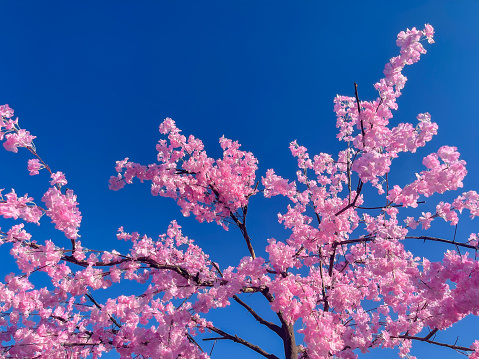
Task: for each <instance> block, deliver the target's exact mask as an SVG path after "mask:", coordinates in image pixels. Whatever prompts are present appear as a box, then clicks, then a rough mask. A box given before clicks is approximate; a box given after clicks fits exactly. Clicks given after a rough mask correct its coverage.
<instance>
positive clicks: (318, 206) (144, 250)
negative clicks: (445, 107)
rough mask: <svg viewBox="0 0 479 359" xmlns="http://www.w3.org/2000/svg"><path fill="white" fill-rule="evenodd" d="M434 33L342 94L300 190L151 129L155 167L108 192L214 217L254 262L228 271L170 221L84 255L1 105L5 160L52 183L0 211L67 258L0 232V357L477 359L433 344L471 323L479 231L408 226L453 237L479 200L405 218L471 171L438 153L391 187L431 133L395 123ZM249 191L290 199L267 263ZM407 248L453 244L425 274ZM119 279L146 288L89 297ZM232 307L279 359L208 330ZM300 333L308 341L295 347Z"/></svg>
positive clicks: (471, 197) (240, 155)
mask: <svg viewBox="0 0 479 359" xmlns="http://www.w3.org/2000/svg"><path fill="white" fill-rule="evenodd" d="M433 33H434V30H433V28H432V27H431V26H430V25H426V26H425V28H424V30H422V31H420V30H417V29H415V28H413V29H412V30H407V31H406V32H401V33H400V34H399V35H398V39H397V45H398V46H399V47H400V48H401V51H400V55H399V56H397V57H394V58H392V59H391V60H390V61H389V63H388V64H386V66H385V69H384V75H385V77H384V78H383V79H381V80H380V81H379V82H378V83H376V84H375V88H376V89H377V91H378V92H379V97H378V98H377V99H376V100H374V101H370V102H367V101H360V99H359V94H358V89H357V86H355V96H354V97H347V96H337V97H336V98H335V100H334V103H335V105H334V110H335V112H336V115H337V127H338V129H339V133H338V139H339V140H340V141H344V142H345V149H344V150H343V151H341V152H339V154H338V155H336V156H332V155H330V154H326V153H320V154H319V155H315V156H313V157H311V156H310V155H309V154H308V152H307V150H306V148H305V147H303V146H300V145H299V144H297V143H296V141H294V142H292V143H291V145H290V150H291V152H292V154H293V156H294V157H296V158H297V161H298V168H299V169H298V171H297V173H296V174H297V179H296V180H295V181H290V180H287V179H284V178H282V177H280V176H278V175H277V174H275V172H274V170H272V169H270V170H268V171H267V172H266V174H265V176H264V177H261V179H260V180H258V179H257V177H256V173H255V172H256V170H257V163H258V161H257V159H256V158H255V157H254V156H253V154H252V153H250V152H246V151H242V150H240V145H239V144H238V142H234V141H232V140H229V139H227V138H224V137H222V138H221V139H220V145H221V148H222V149H223V158H221V159H216V160H215V159H213V158H210V157H208V155H207V154H206V152H205V150H204V147H203V143H202V142H201V141H200V140H199V139H197V138H195V137H193V136H189V137H188V138H187V137H185V136H183V135H182V134H181V131H180V130H179V129H178V128H177V127H176V124H175V122H174V121H173V120H171V119H169V118H167V119H166V120H165V121H164V122H163V123H162V124H161V125H160V132H161V134H163V135H164V136H166V137H167V139H161V140H160V141H159V142H158V144H157V146H156V150H157V151H158V162H157V163H154V164H151V165H148V166H143V165H140V164H137V163H133V162H130V161H129V159H128V158H126V159H124V160H122V161H118V162H117V165H116V171H117V175H116V176H113V177H112V178H111V179H110V188H111V189H113V190H119V189H121V188H122V187H124V186H125V185H126V184H130V183H132V182H133V180H134V178H137V179H139V180H140V181H142V182H143V181H151V193H152V194H153V195H154V196H163V197H171V198H173V199H174V200H175V201H176V202H177V203H178V205H179V206H180V207H181V211H182V213H183V215H184V216H189V215H190V214H193V215H194V216H195V217H196V219H197V220H198V221H200V222H203V221H206V222H212V221H215V222H216V223H218V224H219V225H220V226H222V227H223V228H224V229H225V230H227V229H228V228H231V227H235V228H238V229H239V230H240V232H241V234H242V236H243V238H244V241H245V244H246V248H245V253H247V254H248V255H247V256H245V257H244V258H243V259H242V260H241V261H240V263H239V264H238V265H237V266H236V267H233V266H231V267H228V268H225V269H221V268H219V265H218V264H217V263H215V262H214V261H212V260H211V259H209V257H208V255H207V254H205V253H204V252H203V251H202V250H201V249H200V248H199V247H198V246H196V245H195V244H194V242H193V241H192V240H190V239H188V238H187V237H186V236H185V235H183V234H182V232H181V227H180V226H179V225H178V224H177V222H175V221H173V222H172V223H171V224H170V226H169V227H168V230H167V232H166V234H164V235H162V236H160V238H159V239H156V240H154V239H152V238H150V237H148V236H146V235H143V236H142V235H140V234H138V233H136V232H134V233H127V232H126V231H125V230H124V229H123V228H120V229H119V231H118V234H117V237H118V238H119V239H124V240H127V241H131V243H132V248H131V250H130V252H129V253H123V254H122V253H119V252H117V251H115V250H112V251H109V252H108V251H106V252H99V251H95V250H93V249H89V248H86V247H83V245H82V243H81V241H80V240H79V234H78V233H79V228H80V222H81V213H80V211H79V208H78V203H77V198H76V196H75V194H74V192H73V190H71V189H67V188H66V187H65V185H66V184H67V180H66V179H65V175H64V174H63V173H62V172H54V171H53V170H52V169H51V168H50V167H49V165H47V163H46V162H45V160H44V159H42V158H41V157H40V155H39V154H38V152H37V150H36V148H35V146H34V144H33V142H32V141H33V139H34V138H35V136H32V135H31V134H30V133H29V132H28V131H26V130H24V129H21V128H20V127H19V125H18V119H13V110H12V109H11V108H10V107H9V106H8V105H4V106H1V107H0V114H1V116H2V120H1V122H0V124H1V127H0V130H1V132H0V140H3V141H4V142H3V145H4V147H5V149H6V150H8V151H12V152H17V151H18V148H19V147H23V148H26V149H27V150H28V151H30V153H31V154H32V159H30V160H29V161H28V170H29V171H30V175H36V174H38V173H39V171H40V170H45V171H48V172H49V174H50V176H51V182H50V188H49V189H48V190H47V191H46V192H45V194H44V195H43V198H42V202H43V204H42V205H38V204H35V203H34V202H33V198H31V197H29V196H28V195H23V196H19V195H17V194H16V192H15V191H14V190H11V191H10V192H9V193H3V194H2V192H1V191H0V215H1V216H3V217H4V218H6V219H8V218H13V219H17V220H18V219H20V220H21V221H23V222H31V223H37V224H40V220H41V219H42V217H44V216H47V217H50V219H51V221H52V222H53V223H54V224H55V226H56V229H58V230H60V231H62V232H63V233H64V235H65V236H66V237H67V238H68V239H70V241H71V246H69V247H68V248H65V247H61V246H59V244H57V243H53V242H52V241H51V240H47V241H45V242H44V243H38V242H37V241H35V240H34V239H32V236H31V235H30V234H29V233H27V231H26V230H25V227H24V224H23V223H18V221H17V222H16V223H17V224H14V225H12V226H11V227H9V228H8V229H4V230H3V231H0V243H1V244H7V243H9V244H10V247H11V254H12V255H13V257H14V258H15V260H16V262H17V264H18V268H19V271H21V273H19V274H13V273H12V274H9V275H7V276H6V278H5V280H4V282H3V283H0V311H1V313H2V315H1V317H0V328H1V332H0V338H1V340H2V344H1V351H0V357H1V358H86V357H88V356H92V357H93V358H96V357H99V356H101V355H102V353H105V352H109V351H112V350H113V351H116V352H118V353H119V354H120V355H121V357H122V358H129V357H142V358H203V359H205V358H209V357H210V355H209V354H208V353H207V352H205V351H204V350H203V349H202V346H201V344H200V343H201V342H202V341H200V340H198V339H199V338H201V339H202V340H223V341H224V340H229V341H232V342H234V343H236V344H237V345H243V346H245V347H247V348H249V349H251V350H253V351H255V352H256V353H258V354H260V355H262V356H264V357H266V358H269V359H274V358H279V357H284V358H287V359H292V358H310V359H316V358H331V357H336V358H356V357H357V355H358V353H359V352H362V353H366V352H368V350H369V349H371V348H376V347H382V348H393V347H398V348H399V349H400V356H401V357H405V356H409V354H408V353H409V350H410V348H411V345H412V343H413V342H414V341H422V342H427V343H430V344H433V345H439V346H444V347H448V348H452V349H455V350H456V351H459V352H462V353H464V354H467V355H469V357H470V358H479V341H475V342H474V343H473V344H472V345H471V346H470V347H463V346H459V345H457V344H455V343H447V342H439V341H437V340H436V339H435V334H436V333H437V332H439V331H441V330H444V329H446V328H448V327H450V326H451V325H453V324H454V323H456V322H458V321H459V320H461V319H462V318H464V317H465V316H466V315H468V314H474V315H478V313H479V264H478V262H477V261H476V260H474V259H473V258H469V257H468V253H467V251H468V250H476V249H477V246H478V239H477V236H476V234H471V235H470V237H469V238H468V239H467V240H463V241H462V242H456V241H453V240H450V239H445V238H436V237H432V236H428V235H427V234H421V235H417V233H416V232H414V233H413V231H414V230H416V228H417V227H420V228H422V229H423V230H427V229H429V228H430V226H431V222H432V221H434V220H436V219H438V218H442V219H444V220H445V221H446V222H450V224H452V225H456V224H457V223H458V221H459V215H458V214H459V213H461V212H462V211H463V210H464V209H467V210H469V212H470V214H471V217H474V216H476V215H477V214H478V213H479V195H478V194H477V193H476V192H474V191H470V192H466V193H462V194H461V195H459V196H457V198H456V199H454V200H453V201H452V202H450V203H448V202H439V203H438V204H437V206H436V210H435V212H434V213H430V212H428V213H424V212H422V214H418V215H417V216H416V217H411V216H408V217H405V216H404V214H402V213H400V210H401V209H402V208H406V207H412V208H416V207H418V206H419V204H421V203H422V202H423V200H422V199H423V198H424V197H430V196H432V195H433V194H435V193H439V194H442V193H444V192H445V191H450V190H457V189H458V188H460V187H462V180H463V179H464V177H465V175H466V173H467V172H466V168H465V162H464V161H462V160H460V159H459V153H458V152H457V149H456V148H455V147H449V146H443V147H441V148H440V149H439V150H438V151H437V152H436V153H431V154H430V155H428V156H426V157H425V158H424V159H423V162H422V163H423V164H424V166H425V169H424V170H423V171H422V172H420V173H419V174H416V177H417V179H416V180H415V181H413V182H412V183H409V184H407V185H405V186H403V187H399V186H398V185H392V181H393V179H392V178H389V177H388V173H389V170H390V166H391V163H392V160H393V159H395V158H397V157H398V156H399V154H400V153H401V152H415V151H416V149H417V148H418V147H422V146H425V144H426V142H428V141H430V140H431V138H432V137H433V135H435V134H436V132H437V128H438V127H437V125H436V124H435V123H433V122H431V118H430V115H429V114H428V113H424V114H419V115H418V116H417V119H418V123H417V124H416V125H413V124H410V123H399V124H397V125H395V126H394V125H390V120H391V118H392V110H395V109H397V104H396V99H397V98H398V97H399V96H400V95H401V91H402V89H403V87H404V84H405V82H406V77H405V76H403V74H402V70H403V68H404V67H405V65H411V64H413V63H415V62H417V61H418V60H419V58H420V56H421V54H425V53H426V50H425V49H424V47H423V45H422V44H421V42H420V41H421V40H422V39H423V38H425V39H427V40H428V42H429V43H433V39H432V38H433ZM366 186H372V189H374V190H375V191H377V192H378V195H379V196H380V197H381V198H383V201H382V203H383V205H382V206H379V207H371V203H370V202H368V201H367V199H366V198H365V196H364V191H363V189H364V188H366ZM255 195H263V196H264V197H267V198H269V197H272V196H278V195H280V196H284V197H287V199H288V200H289V201H290V205H288V207H287V209H286V210H285V211H283V213H282V214H279V215H278V217H279V222H280V223H282V224H283V225H284V226H285V228H286V229H288V230H289V233H290V235H289V238H288V239H287V240H286V241H284V242H282V241H277V240H276V239H274V238H270V239H268V244H267V247H266V252H267V253H268V258H260V257H257V256H256V254H255V251H254V244H256V243H258V242H259V241H254V240H253V239H252V238H251V237H250V234H249V232H248V230H247V224H246V218H247V214H248V205H249V200H250V197H252V196H255ZM408 213H409V212H408ZM21 221H20V222H21ZM405 239H420V240H424V241H439V242H444V243H448V244H451V248H450V250H448V251H447V252H446V253H445V254H444V257H443V260H442V261H439V262H431V261H429V260H427V259H425V258H424V259H420V258H417V257H415V256H414V255H413V254H412V253H411V252H409V251H406V250H405V249H404V245H403V242H404V240H405ZM460 247H461V248H463V249H465V253H464V254H461V252H460V251H459V248H460ZM246 249H247V252H246ZM38 271H41V272H45V273H46V274H47V275H48V276H49V278H50V279H51V284H52V287H53V288H54V289H52V290H49V289H47V288H45V287H44V288H37V287H35V286H34V284H33V281H31V280H30V276H31V274H32V273H34V272H38ZM125 280H134V281H138V282H139V283H143V284H145V286H146V287H147V289H146V290H145V291H144V292H143V293H138V295H136V296H124V295H122V296H119V297H117V298H111V299H108V300H107V301H106V302H104V303H100V302H99V301H97V300H96V299H95V290H98V289H100V288H108V287H110V286H112V284H113V283H118V282H121V281H125ZM243 293H252V294H254V295H256V296H259V297H264V299H265V300H266V301H268V302H269V303H270V307H271V310H273V311H274V312H275V313H276V316H277V320H276V321H275V322H270V321H268V320H266V319H264V318H262V317H261V316H260V315H259V314H258V313H257V312H256V311H255V309H254V308H252V307H251V306H250V304H251V303H250V304H248V303H246V302H245V301H244V300H246V299H245V298H243V299H242V294H243ZM231 301H235V302H237V303H238V304H239V305H241V306H242V307H243V308H244V310H245V311H247V312H249V314H251V315H252V317H253V318H254V319H255V320H256V321H257V324H258V325H262V326H264V327H266V328H268V329H269V330H271V331H272V332H274V333H275V334H277V336H278V337H279V340H281V341H282V342H283V345H284V353H276V354H273V353H268V352H266V351H265V350H264V349H262V347H261V340H258V342H255V343H252V342H249V341H247V340H245V339H243V338H241V337H239V336H237V335H235V333H227V332H225V331H224V330H222V329H221V328H220V327H218V326H217V325H216V324H215V323H212V322H210V321H208V320H207V317H206V314H207V313H208V312H209V311H210V310H212V309H217V308H225V307H228V306H229V305H230V303H231ZM295 324H296V325H295ZM199 333H204V334H203V335H201V336H200V337H198V336H197V335H198V334H199ZM296 333H301V334H302V335H303V338H304V339H303V343H302V344H300V345H298V343H297V342H296V339H295V335H296ZM195 337H196V339H195Z"/></svg>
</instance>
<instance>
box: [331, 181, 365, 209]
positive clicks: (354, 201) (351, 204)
mask: <svg viewBox="0 0 479 359" xmlns="http://www.w3.org/2000/svg"><path fill="white" fill-rule="evenodd" d="M362 189H363V181H361V180H359V183H358V187H357V189H356V195H355V196H354V199H353V201H352V202H351V203H349V204H348V205H347V206H346V207H344V208H343V209H341V210H339V211H338V212H337V213H335V216H339V215H340V214H341V213H343V212H345V211H347V210H348V209H349V208H351V207H355V206H356V201H357V200H358V197H359V195H360V194H361V190H362Z"/></svg>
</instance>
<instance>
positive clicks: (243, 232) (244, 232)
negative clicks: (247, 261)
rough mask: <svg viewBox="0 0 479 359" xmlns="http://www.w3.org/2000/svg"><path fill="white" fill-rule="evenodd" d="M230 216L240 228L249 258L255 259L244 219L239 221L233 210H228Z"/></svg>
mask: <svg viewBox="0 0 479 359" xmlns="http://www.w3.org/2000/svg"><path fill="white" fill-rule="evenodd" d="M230 217H231V219H232V220H233V221H234V222H235V224H236V225H237V226H238V228H239V229H240V231H241V234H242V235H243V238H244V239H245V241H246V245H247V246H248V251H249V253H250V255H251V258H253V259H255V258H256V255H255V253H254V249H253V245H252V244H251V238H250V236H249V235H248V231H247V230H246V225H245V222H244V221H243V222H241V221H240V220H239V219H238V217H236V215H235V214H234V213H233V212H230Z"/></svg>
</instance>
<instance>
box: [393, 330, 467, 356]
mask: <svg viewBox="0 0 479 359" xmlns="http://www.w3.org/2000/svg"><path fill="white" fill-rule="evenodd" d="M436 330H437V329H436ZM433 331H434V330H433ZM431 333H432V332H431ZM431 333H429V334H431ZM429 334H428V336H429ZM428 336H425V337H414V336H411V335H399V336H397V337H391V338H398V339H409V340H418V341H421V342H425V343H429V344H434V345H439V346H441V347H446V348H451V349H454V350H462V351H469V352H472V351H474V349H471V348H468V347H463V346H460V345H455V344H447V343H441V342H436V341H434V340H429V338H430V337H429V338H428Z"/></svg>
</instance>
